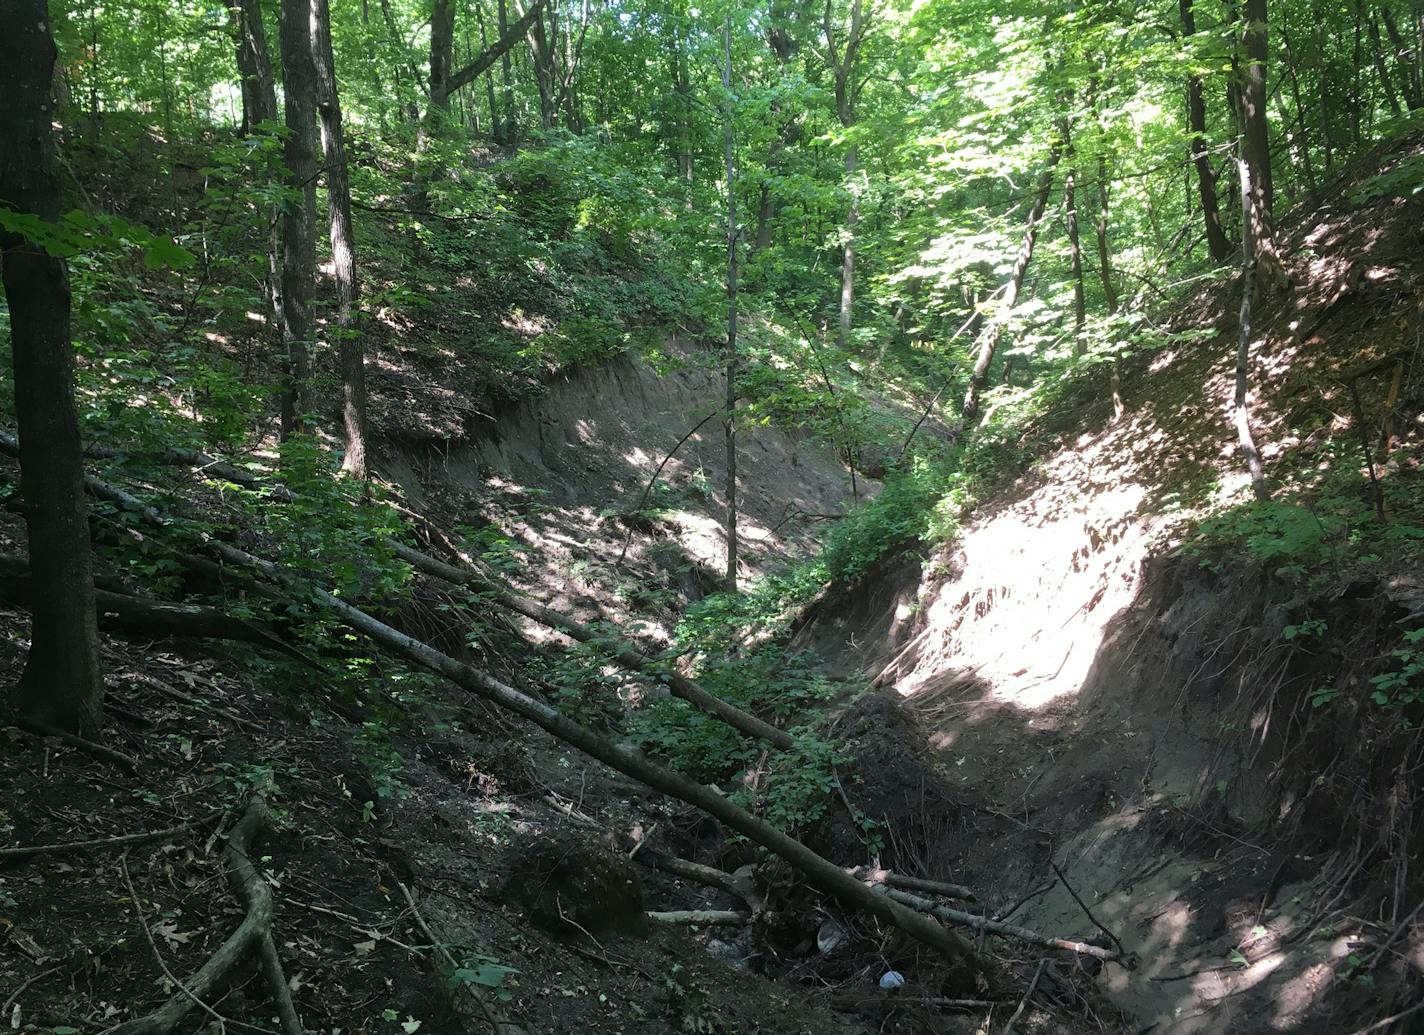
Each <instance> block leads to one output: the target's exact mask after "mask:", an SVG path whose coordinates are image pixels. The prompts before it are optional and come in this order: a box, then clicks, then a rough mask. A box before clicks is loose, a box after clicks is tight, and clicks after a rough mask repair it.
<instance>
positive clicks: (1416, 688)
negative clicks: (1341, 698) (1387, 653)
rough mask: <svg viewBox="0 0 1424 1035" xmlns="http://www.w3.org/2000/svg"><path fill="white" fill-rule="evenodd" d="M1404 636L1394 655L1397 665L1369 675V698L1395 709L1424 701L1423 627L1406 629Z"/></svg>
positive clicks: (1378, 703)
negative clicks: (1385, 670)
mask: <svg viewBox="0 0 1424 1035" xmlns="http://www.w3.org/2000/svg"><path fill="white" fill-rule="evenodd" d="M1403 640H1404V646H1403V647H1401V648H1399V649H1398V650H1396V651H1394V655H1393V656H1394V659H1395V661H1397V662H1398V663H1399V665H1398V667H1397V668H1395V669H1392V670H1391V671H1388V672H1380V673H1378V674H1377V675H1374V676H1372V677H1370V686H1372V687H1373V688H1374V689H1373V690H1372V691H1371V692H1370V700H1372V701H1374V703H1375V704H1377V705H1379V706H1380V707H1382V708H1389V709H1391V710H1394V711H1400V710H1402V709H1405V708H1409V707H1410V706H1412V705H1416V704H1420V703H1424V629H1411V630H1409V631H1408V632H1406V633H1405V634H1404V637H1403Z"/></svg>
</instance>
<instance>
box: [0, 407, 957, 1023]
mask: <svg viewBox="0 0 1424 1035" xmlns="http://www.w3.org/2000/svg"><path fill="white" fill-rule="evenodd" d="M4 437H5V436H4V433H3V432H0V448H5V447H6V443H5V441H4ZM84 481H85V488H86V489H87V490H88V491H89V492H90V493H92V494H94V495H96V496H99V497H100V498H103V499H110V500H114V501H117V502H119V503H120V504H121V505H122V506H125V507H126V508H127V509H130V510H134V511H135V512H136V513H137V514H138V515H139V516H140V517H142V519H143V520H144V521H146V522H147V523H149V524H152V525H155V526H156V527H166V525H167V521H166V520H165V519H164V517H163V515H162V514H161V513H160V512H159V511H158V510H157V509H156V508H154V507H150V506H147V505H146V504H143V503H142V502H141V501H139V500H137V499H136V498H135V497H133V496H132V495H130V494H129V493H126V492H124V491H123V490H122V489H119V488H117V487H116V486H113V485H110V484H108V483H107V482H104V481H103V480H102V479H99V478H95V477H93V476H92V475H86V476H85V480H84ZM205 545H206V546H207V548H208V550H210V551H211V552H212V553H213V554H214V555H215V556H216V557H218V558H219V559H220V560H222V561H224V562H226V563H228V564H232V565H235V566H237V567H239V568H245V569H248V570H250V571H254V572H257V573H259V574H261V575H262V576H264V577H265V578H267V579H268V580H269V581H271V582H273V583H275V584H276V585H278V586H281V587H282V588H284V589H286V590H287V591H289V592H295V593H296V594H298V595H301V596H303V597H305V598H307V599H311V600H313V601H315V602H316V603H319V604H321V605H322V606H323V607H325V608H326V609H327V610H329V611H331V612H332V613H333V614H335V615H336V616H337V617H339V618H340V619H341V620H342V621H343V622H344V623H345V624H346V625H347V626H348V627H349V628H351V629H354V630H355V631H357V632H359V633H362V634H363V635H365V636H367V637H369V638H370V639H371V640H373V641H374V642H376V643H378V644H380V645H381V646H382V647H385V648H386V649H387V650H390V651H391V652H393V653H395V654H398V655H400V656H402V657H404V658H406V659H407V660H408V661H411V662H413V663H414V664H416V665H419V666H420V667H422V668H426V669H428V670H430V671H432V672H435V673H437V674H439V675H442V676H444V677H445V678H447V679H449V680H450V681H451V682H453V683H455V684H456V685H457V686H461V687H463V688H464V689H466V690H469V691H470V692H471V693H473V694H475V695H476V696H478V697H481V698H483V699H485V700H486V701H489V702H490V703H492V704H496V705H498V706H500V707H501V708H504V709H505V710H507V711H510V712H513V713H514V714H516V715H518V716H520V717H521V718H524V719H526V720H528V721H529V722H532V723H533V724H534V725H536V726H538V727H540V728H541V729H543V730H544V731H545V732H547V733H549V734H551V735H553V736H554V737H556V738H558V739H559V740H562V741H564V742H565V743H567V744H570V745H572V746H574V747H576V748H578V749H579V750H581V751H583V752H584V753H585V754H587V755H589V756H590V757H592V758H595V759H597V760H598V761H600V762H603V763H604V764H605V765H607V766H609V767H610V768H612V769H616V770H617V771H618V772H620V773H623V774H624V775H625V776H630V777H632V778H633V779H635V780H637V781H639V782H640V783H643V784H646V785H647V786H649V787H652V788H653V789H654V790H658V791H662V792H663V793H664V794H667V795H670V796H671V797H674V798H677V799H678V800H679V801H683V802H686V803H687V804H689V805H692V806H694V807H696V808H698V809H700V810H701V811H703V812H705V813H707V814H708V815H710V816H712V817H713V818H714V819H717V820H720V821H721V822H723V823H725V824H726V825H727V826H729V827H731V828H732V829H733V830H736V831H737V832H738V833H740V834H743V835H744V836H746V837H747V838H749V839H750V840H752V841H755V842H756V843H757V844H759V845H761V846H762V847H763V848H766V849H767V850H768V851H770V852H772V853H773V854H774V855H777V856H779V857H781V858H782V859H784V860H786V861H787V862H788V863H790V864H791V865H792V866H793V867H795V868H796V869H798V870H800V871H801V872H802V873H803V874H804V875H805V876H806V878H807V881H808V882H809V883H810V884H811V885H812V886H813V887H816V888H818V889H820V890H821V891H823V892H825V893H826V894H828V895H831V896H833V897H835V898H837V899H840V900H841V901H842V902H843V903H845V904H846V905H851V906H855V907H857V908H860V909H863V910H865V911H866V912H868V913H871V914H872V915H874V916H877V917H879V918H880V919H881V920H884V921H885V922H886V923H889V924H892V925H894V926H895V927H898V928H899V929H900V930H902V931H904V932H905V933H906V934H908V935H910V936H911V937H912V938H914V939H916V940H917V941H919V942H921V943H922V944H924V945H927V946H929V947H930V948H932V949H934V950H935V951H936V952H938V953H939V954H940V955H941V956H943V957H944V958H945V959H946V960H948V961H949V962H950V963H951V964H953V965H954V966H956V967H958V968H963V969H968V970H970V971H972V972H975V973H981V972H982V971H983V970H984V969H985V968H984V963H983V961H981V960H980V959H979V958H978V956H977V955H976V954H975V952H974V948H973V946H972V945H970V944H969V942H968V941H967V940H966V939H965V938H964V937H963V936H962V935H960V934H958V933H957V932H955V931H952V930H948V929H946V928H944V927H941V926H940V925H939V924H937V923H935V922H934V921H933V920H930V919H928V918H927V917H925V916H922V915H921V914H920V913H918V912H916V911H915V910H913V909H910V908H908V907H906V906H905V905H903V904H901V903H899V902H896V901H894V900H893V899H890V898H888V897H886V896H885V895H881V894H877V893H876V892H875V891H874V890H872V889H871V888H869V887H867V886H866V885H864V884H862V883H861V882H860V881H858V880H856V879H855V878H854V877H853V876H851V875H850V874H849V873H847V872H845V871H844V870H843V869H841V868H840V867H839V866H837V865H836V864H835V863H833V862H830V861H829V860H827V859H824V858H822V857H821V856H820V855H817V854H816V853H815V852H813V851H812V850H811V849H809V848H807V847H806V846H805V845H803V844H802V843H801V842H799V841H797V840H796V839H795V838H792V837H790V836H788V835H787V834H785V833H783V832H782V831H780V830H778V829H777V828H776V827H773V826H772V825H771V824H769V823H767V822H765V821H764V820H761V819H758V818H757V817H755V816H753V815H752V814H751V813H750V812H747V811H746V810H745V809H743V808H741V807H740V806H738V805H736V804H734V803H733V802H732V801H730V800H729V799H727V798H726V797H724V796H723V795H722V794H720V793H718V792H717V791H716V790H714V789H712V788H709V787H706V786H703V785H702V784H698V783H694V782H693V781H692V780H689V779H688V778H687V777H685V776H682V775H681V774H679V773H675V772H673V771H672V770H670V769H665V768H663V767H662V766H660V765H658V764H657V763H655V762H653V761H652V760H651V759H649V758H647V757H646V756H644V755H643V754H642V753H641V752H639V751H637V750H635V749H634V748H632V747H630V746H628V745H626V744H615V743H614V742H613V741H611V740H609V739H608V738H606V737H603V736H601V735H600V734H598V733H595V732H594V731H593V730H590V729H588V728H587V727H585V726H583V725H581V724H579V723H577V722H575V721H574V720H572V719H570V718H568V717H567V716H566V715H564V714H563V713H562V712H559V711H557V710H555V709H554V708H552V707H550V706H549V705H547V704H545V703H543V702H542V701H537V700H535V699H534V698H532V697H529V696H528V695H527V694H523V693H520V692H519V691H518V690H516V689H515V688H514V687H512V686H509V685H507V684H505V683H503V682H501V681H500V680H498V679H496V678H495V677H494V676H492V675H490V674H489V673H487V672H484V671H482V670H480V669H477V668H474V667H473V666H471V665H466V664H463V663H462V662H459V661H457V660H455V659H454V658H452V657H450V656H449V655H447V654H444V653H442V652H440V651H438V650H436V649H435V648H434V647H431V646H429V645H428V644H425V643H421V642H420V641H419V640H416V639H413V638H411V637H409V636H407V635H405V634H404V633H402V632H399V631H398V630H396V629H394V628H392V627H391V626H389V625H386V624H385V623H384V622H381V621H379V620H378V619H376V618H373V617H372V616H370V615H368V614H366V613H365V612H364V611H362V610H360V609H359V608H356V607H353V606H352V605H351V604H349V603H347V602H346V601H344V600H341V599H339V598H338V597H335V596H332V595H331V594H330V593H328V592H326V591H325V590H323V589H320V588H317V587H315V586H312V585H310V584H308V583H306V582H304V581H303V580H301V579H299V578H297V577H295V576H292V575H290V574H288V573H287V572H285V571H283V570H282V569H281V567H279V566H278V565H277V564H274V563H273V562H271V561H268V560H265V559H263V558H260V557H255V556H253V555H252V554H249V553H247V552H245V551H243V550H239V549H238V548H237V547H235V546H231V545H229V544H227V543H223V542H220V541H218V540H215V539H212V538H210V537H209V538H206V539H205ZM895 894H899V893H898V892H896V893H895ZM269 908H270V907H269ZM166 1030H167V1029H160V1030H159V1031H166ZM113 1035H154V1033H153V1032H151V1031H150V1030H149V1029H135V1030H134V1031H130V1032H121V1033H120V1032H115V1033H113Z"/></svg>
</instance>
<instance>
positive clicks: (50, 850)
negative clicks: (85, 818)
mask: <svg viewBox="0 0 1424 1035" xmlns="http://www.w3.org/2000/svg"><path fill="white" fill-rule="evenodd" d="M207 822H208V821H207V820H194V821H193V822H192V823H182V824H180V825H178V826H176V827H166V828H165V829H163V830H150V831H148V832H147V833H142V834H121V835H120V836H118V837H101V838H97V839H96V840H93V841H70V842H67V843H63V844H52V845H27V846H22V847H18V848H0V860H5V859H28V858H30V857H31V856H35V855H69V854H71V853H78V852H87V851H91V850H93V849H95V848H118V847H121V846H123V847H128V846H132V845H142V844H148V843H149V842H150V841H161V840H163V839H164V838H165V837H173V836H174V835H176V834H182V833H186V832H187V831H189V830H196V829H197V828H199V827H201V826H205V825H206V824H207Z"/></svg>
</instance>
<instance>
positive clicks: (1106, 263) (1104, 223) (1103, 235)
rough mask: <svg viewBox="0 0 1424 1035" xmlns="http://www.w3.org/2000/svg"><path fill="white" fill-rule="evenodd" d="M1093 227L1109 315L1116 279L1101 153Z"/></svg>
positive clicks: (1114, 305)
mask: <svg viewBox="0 0 1424 1035" xmlns="http://www.w3.org/2000/svg"><path fill="white" fill-rule="evenodd" d="M1214 190H1215V188H1213V191H1214ZM1212 196H1213V197H1215V194H1214V193H1213V195H1212ZM1219 226H1220V224H1218V227H1219ZM1094 229H1095V230H1096V236H1097V238H1098V278H1099V279H1100V280H1101V281H1102V282H1103V298H1104V300H1105V301H1106V302H1107V307H1108V315H1109V316H1111V315H1113V314H1114V313H1116V312H1117V306H1118V300H1117V281H1115V280H1113V275H1112V251H1111V249H1110V248H1109V247H1108V160H1107V158H1106V157H1104V156H1103V155H1102V154H1099V155H1098V222H1097V226H1096V227H1095V228H1094Z"/></svg>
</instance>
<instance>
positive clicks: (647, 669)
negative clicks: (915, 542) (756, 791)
mask: <svg viewBox="0 0 1424 1035" xmlns="http://www.w3.org/2000/svg"><path fill="white" fill-rule="evenodd" d="M0 450H3V451H5V452H8V453H11V454H12V455H17V453H18V450H19V442H18V440H17V439H16V438H15V436H14V435H13V434H12V433H11V432H9V431H5V430H0ZM86 452H87V453H88V454H89V455H91V456H100V457H106V456H107V457H112V456H116V455H118V451H117V450H112V449H107V448H105V447H91V448H89V449H87V450H86ZM158 459H159V461H160V462H161V463H169V464H174V465H184V466H192V467H199V468H205V469H210V470H212V471H214V473H217V474H219V476H221V477H223V478H226V479H227V480H228V481H232V482H234V483H236V484H240V485H242V486H244V487H245V488H257V487H259V486H260V485H261V482H260V480H259V479H258V478H257V477H256V476H254V475H252V474H251V473H250V472H247V471H242V470H240V469H238V468H234V467H232V466H231V465H229V464H224V463H223V462H221V461H218V460H214V459H213V458H212V457H209V456H207V455H206V454H204V453H199V452H196V451H194V450H188V449H178V448H173V449H168V450H165V451H164V452H162V453H161V454H159V456H158ZM85 489H86V490H88V491H89V493H90V494H91V495H93V496H95V497H96V498H98V499H102V500H105V501H107V502H109V503H113V504H114V505H116V506H118V507H119V508H120V509H123V510H127V511H130V512H133V513H137V514H138V515H139V516H141V517H142V518H143V519H144V521H145V522H147V523H148V524H150V525H154V526H161V525H163V524H165V521H164V519H163V517H162V515H161V514H160V513H159V511H158V510H157V509H156V508H154V507H150V506H148V505H147V504H145V503H144V502H143V501H142V500H140V499H138V497H136V496H134V495H132V494H130V493H127V492H124V491H123V490H121V489H119V488H117V487H116V486H113V485H110V484H108V483H106V482H104V481H102V480H100V479H98V478H94V477H92V476H87V475H86V477H85ZM426 520H427V523H429V522H428V519H426ZM383 545H385V546H386V547H388V548H390V549H391V550H393V551H394V552H395V555H396V556H397V557H399V558H400V559H401V560H403V561H405V562H406V563H407V564H409V565H411V567H413V568H415V569H416V570H417V571H420V572H423V573H425V574H426V575H429V576H431V577H433V578H438V579H440V580H442V581H445V582H450V583H453V584H455V585H462V586H472V587H476V588H478V589H479V590H480V591H484V592H491V593H493V594H494V596H495V602H496V603H497V604H499V605H500V606H501V607H504V608H506V609H508V610H510V611H514V612H515V613H516V614H521V615H523V616H524V617H526V618H529V619H531V620H533V621H536V622H538V623H540V624H541V625H544V626H546V627H548V628H550V629H553V630H555V631H556V632H559V633H562V634H563V635H565V636H568V637H569V638H570V639H573V640H577V641H578V642H580V643H602V644H606V645H607V646H608V648H609V653H610V655H611V656H612V658H613V660H614V661H616V662H617V663H618V664H620V665H622V666H623V667H624V668H627V669H630V670H632V671H635V672H642V673H645V674H647V675H650V676H652V677H654V678H656V679H657V680H659V681H660V682H662V683H664V684H665V685H666V686H667V688H668V689H669V690H670V691H672V694H673V696H674V697H680V698H682V699H683V700H685V701H687V702H688V703H689V704H691V705H692V706H693V707H695V708H698V709H700V710H701V711H704V712H706V713H708V714H709V715H714V716H716V717H717V718H719V719H721V720H722V721H723V722H725V723H727V725H729V726H731V727H732V728H733V729H736V730H737V731H738V732H740V733H742V734H744V735H745V736H748V737H751V738H752V739H754V740H765V741H768V742H769V743H771V744H772V745H774V746H775V747H778V748H780V749H782V750H783V751H785V750H789V749H790V748H792V747H794V746H795V740H794V739H793V738H792V737H791V735H790V734H788V733H787V732H786V731H785V730H781V729H777V728H776V727H775V726H773V725H771V724H770V723H768V722H765V721H763V720H761V719H759V718H757V717H756V716H755V715H752V714H750V713H749V712H746V711H743V710H742V709H740V708H738V707H736V706H735V705H732V704H729V703H727V702H726V701H723V700H722V699H721V698H720V697H717V696H716V695H714V694H711V693H709V692H708V691H707V690H705V689H703V688H702V687H701V686H700V685H698V684H697V683H696V682H695V681H694V680H691V679H688V678H687V677H686V676H684V675H681V674H680V673H678V672H675V671H672V670H668V669H662V668H659V667H658V665H657V663H656V662H654V661H653V659H651V658H649V657H647V656H646V655H644V654H642V653H641V652H640V651H638V650H636V649H635V648H634V647H632V646H631V645H630V644H628V643H627V642H620V641H612V640H610V639H609V638H608V637H607V636H604V635H602V634H601V633H599V632H598V631H597V630H595V629H593V628H591V627H589V626H587V625H584V624H583V623H581V622H578V621H576V620H575V619H573V618H570V617H569V616H568V615H565V614H561V613H560V612H558V611H555V610H553V609H552V608H549V607H545V606H544V605H543V604H540V603H539V602H538V601H535V600H531V599H530V598H529V597H527V596H524V595H523V594H521V593H517V592H515V591H514V590H511V589H509V588H508V587H505V586H500V585H498V584H497V583H496V582H495V581H494V580H493V579H492V578H490V577H489V576H488V575H487V574H486V573H484V572H482V571H480V570H479V567H478V565H477V564H476V563H475V562H474V561H473V560H472V559H471V558H468V557H465V556H464V555H463V554H460V553H459V552H458V551H455V552H456V554H457V556H459V558H460V561H461V563H462V564H463V565H464V566H463V567H457V566H456V565H453V564H447V563H446V562H444V561H441V560H439V559H438V558H435V557H431V556H430V555H429V554H426V553H422V552H421V551H419V550H416V549H414V548H412V547H409V546H406V545H405V544H404V543H401V542H397V541H396V540H387V541H386V542H385V543H384V544H383ZM451 548H452V550H453V549H454V548H453V544H451ZM189 567H195V568H196V567H200V566H199V565H192V564H190V565H189ZM220 572H221V569H220V568H216V569H211V568H210V569H208V570H207V571H206V572H205V574H209V575H219V576H220Z"/></svg>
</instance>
